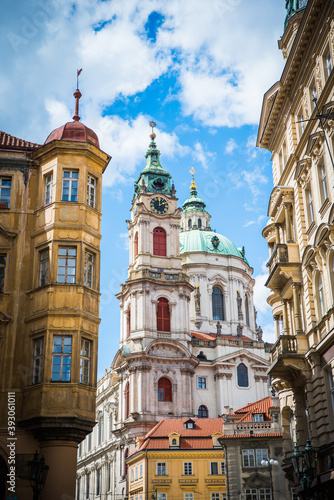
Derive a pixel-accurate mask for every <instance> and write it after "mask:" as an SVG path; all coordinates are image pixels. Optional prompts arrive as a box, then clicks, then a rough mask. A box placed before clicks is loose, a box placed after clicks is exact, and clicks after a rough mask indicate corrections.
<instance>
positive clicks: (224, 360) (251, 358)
mask: <svg viewBox="0 0 334 500" xmlns="http://www.w3.org/2000/svg"><path fill="white" fill-rule="evenodd" d="M240 358H244V359H247V360H248V363H249V364H250V365H256V367H257V368H261V367H263V368H267V367H268V366H269V365H270V362H269V361H267V360H266V359H264V358H261V356H257V355H256V354H253V353H252V352H250V351H247V350H246V349H240V350H239V351H234V352H232V353H230V354H227V355H226V356H221V357H220V358H217V359H216V360H215V361H214V363H213V364H214V365H215V366H216V365H221V364H229V365H233V366H235V365H236V363H239V361H240Z"/></svg>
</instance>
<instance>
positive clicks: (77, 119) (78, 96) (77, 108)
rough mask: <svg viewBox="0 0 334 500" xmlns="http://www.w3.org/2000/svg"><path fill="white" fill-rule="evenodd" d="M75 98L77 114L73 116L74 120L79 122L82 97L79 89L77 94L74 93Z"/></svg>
mask: <svg viewBox="0 0 334 500" xmlns="http://www.w3.org/2000/svg"><path fill="white" fill-rule="evenodd" d="M73 95H74V97H75V114H74V116H73V120H74V121H75V122H78V121H79V120H80V116H79V99H80V97H81V96H82V94H81V92H80V90H79V89H77V90H76V91H75V92H74V94H73Z"/></svg>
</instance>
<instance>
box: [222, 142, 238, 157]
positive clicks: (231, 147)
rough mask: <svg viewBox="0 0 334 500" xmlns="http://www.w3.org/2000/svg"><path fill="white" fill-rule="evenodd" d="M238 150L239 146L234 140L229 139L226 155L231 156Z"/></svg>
mask: <svg viewBox="0 0 334 500" xmlns="http://www.w3.org/2000/svg"><path fill="white" fill-rule="evenodd" d="M237 148H238V144H237V143H236V142H235V140H234V139H233V138H231V139H229V140H228V141H227V143H226V146H225V153H226V154H228V155H231V154H232V153H233V151H234V150H235V149H237Z"/></svg>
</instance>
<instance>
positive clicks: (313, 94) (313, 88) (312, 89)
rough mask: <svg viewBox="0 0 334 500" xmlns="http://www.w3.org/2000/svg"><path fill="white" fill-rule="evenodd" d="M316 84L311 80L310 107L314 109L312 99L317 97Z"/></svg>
mask: <svg viewBox="0 0 334 500" xmlns="http://www.w3.org/2000/svg"><path fill="white" fill-rule="evenodd" d="M317 97H318V96H317V86H316V84H315V82H314V81H313V82H312V83H311V108H312V109H314V108H315V102H314V101H313V99H317Z"/></svg>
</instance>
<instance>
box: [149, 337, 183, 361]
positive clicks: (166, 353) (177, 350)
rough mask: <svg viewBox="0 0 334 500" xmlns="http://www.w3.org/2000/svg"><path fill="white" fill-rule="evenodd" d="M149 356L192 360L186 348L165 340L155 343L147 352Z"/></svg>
mask: <svg viewBox="0 0 334 500" xmlns="http://www.w3.org/2000/svg"><path fill="white" fill-rule="evenodd" d="M146 354H147V355H148V356H161V357H164V358H190V357H191V354H190V352H189V351H188V349H186V348H185V347H184V346H182V345H180V344H177V345H175V342H168V341H166V340H165V339H163V340H155V341H153V342H152V343H151V344H150V345H149V346H148V347H147V350H146Z"/></svg>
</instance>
